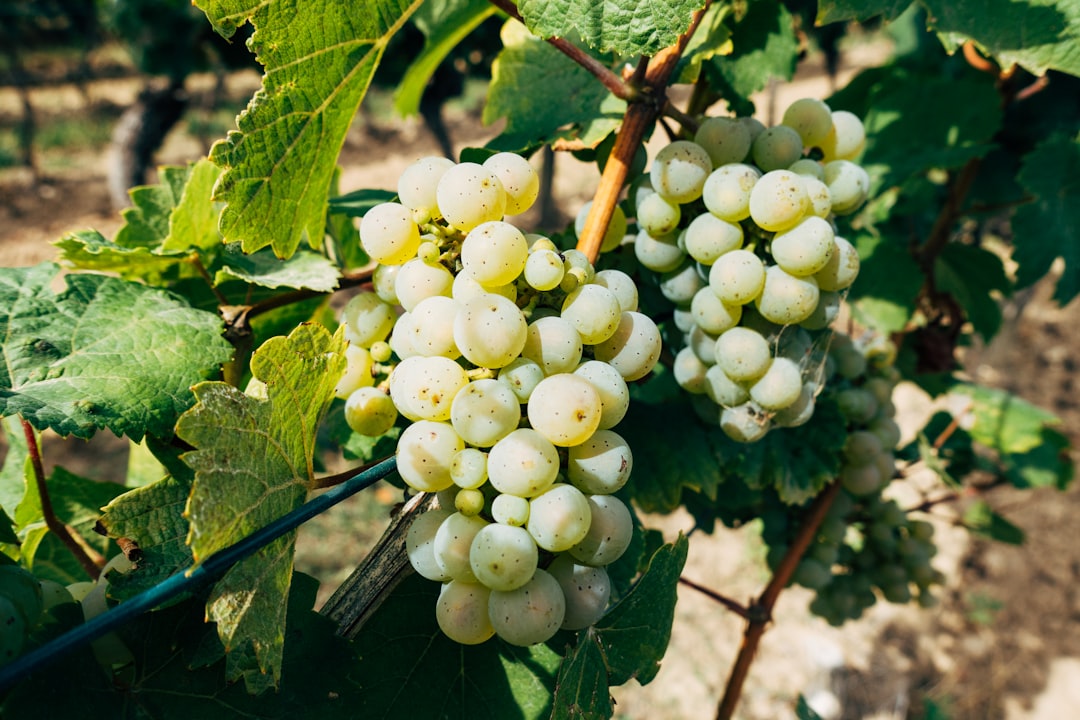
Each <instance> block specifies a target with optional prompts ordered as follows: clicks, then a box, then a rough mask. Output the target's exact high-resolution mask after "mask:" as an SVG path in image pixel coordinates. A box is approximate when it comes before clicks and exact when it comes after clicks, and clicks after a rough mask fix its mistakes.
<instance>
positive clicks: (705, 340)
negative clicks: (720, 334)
mask: <svg viewBox="0 0 1080 720" xmlns="http://www.w3.org/2000/svg"><path fill="white" fill-rule="evenodd" d="M686 346H687V347H689V348H690V349H691V350H692V351H693V352H694V355H695V356H697V358H698V360H700V361H701V362H703V363H704V364H705V365H715V364H716V335H712V334H710V333H708V332H706V331H705V330H704V329H703V328H702V327H701V326H700V325H694V326H693V327H692V328H690V332H688V333H686Z"/></svg>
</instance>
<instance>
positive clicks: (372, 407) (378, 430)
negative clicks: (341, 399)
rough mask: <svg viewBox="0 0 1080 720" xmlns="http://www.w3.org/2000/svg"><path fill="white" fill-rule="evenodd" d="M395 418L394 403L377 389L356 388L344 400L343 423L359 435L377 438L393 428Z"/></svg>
mask: <svg viewBox="0 0 1080 720" xmlns="http://www.w3.org/2000/svg"><path fill="white" fill-rule="evenodd" d="M397 416H398V411H397V408H396V407H394V401H393V400H391V399H390V396H389V395H387V394H386V393H385V392H383V391H382V390H379V389H378V388H374V387H362V388H357V389H356V390H354V391H353V393H352V394H351V395H349V397H348V398H346V400H345V422H346V423H347V424H348V426H349V428H350V429H351V430H352V431H353V432H355V433H357V434H359V435H366V436H368V437H378V436H379V435H382V434H384V433H386V432H388V431H389V430H390V428H392V427H393V426H394V423H395V422H396V421H397Z"/></svg>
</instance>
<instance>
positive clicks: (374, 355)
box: [368, 340, 394, 363]
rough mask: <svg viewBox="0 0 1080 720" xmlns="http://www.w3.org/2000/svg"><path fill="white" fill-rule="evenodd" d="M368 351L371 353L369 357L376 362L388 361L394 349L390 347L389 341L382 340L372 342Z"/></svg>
mask: <svg viewBox="0 0 1080 720" xmlns="http://www.w3.org/2000/svg"><path fill="white" fill-rule="evenodd" d="M368 352H369V353H371V359H372V360H374V361H375V362H377V363H384V362H388V361H389V360H390V358H391V356H393V354H394V350H393V348H391V347H390V343H388V342H386V341H384V340H379V341H378V342H374V343H372V344H371V348H369V349H368Z"/></svg>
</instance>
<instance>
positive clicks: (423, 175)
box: [397, 156, 454, 219]
mask: <svg viewBox="0 0 1080 720" xmlns="http://www.w3.org/2000/svg"><path fill="white" fill-rule="evenodd" d="M452 167H454V161H453V160H451V159H449V158H444V157H438V156H428V157H422V158H420V159H419V160H417V161H416V162H414V163H413V164H412V165H409V167H407V168H405V170H404V171H402V173H401V177H399V178H398V184H397V191H398V199H399V200H401V204H402V205H404V206H405V207H407V208H409V209H410V210H413V211H416V210H419V211H421V212H422V213H426V214H427V216H428V217H429V218H432V219H434V218H438V217H441V216H440V214H439V204H438V201H437V199H436V197H435V191H436V189H437V188H438V187H439V180H440V179H442V176H443V174H444V173H445V172H446V171H447V170H449V169H450V168H452Z"/></svg>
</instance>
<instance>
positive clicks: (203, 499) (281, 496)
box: [176, 324, 345, 683]
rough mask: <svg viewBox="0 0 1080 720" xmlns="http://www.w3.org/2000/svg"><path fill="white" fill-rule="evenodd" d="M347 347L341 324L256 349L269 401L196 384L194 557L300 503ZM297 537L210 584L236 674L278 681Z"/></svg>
mask: <svg viewBox="0 0 1080 720" xmlns="http://www.w3.org/2000/svg"><path fill="white" fill-rule="evenodd" d="M344 348H345V343H344V340H343V338H342V336H341V333H340V332H339V333H338V334H337V335H334V336H331V335H330V333H329V332H328V331H327V330H326V329H325V328H323V327H322V326H321V325H313V324H311V325H302V326H300V327H298V328H297V329H296V330H294V331H293V332H292V334H290V335H289V336H288V337H287V338H286V337H276V338H273V339H271V340H269V341H267V342H266V343H264V344H263V345H262V346H261V347H260V348H259V349H258V350H256V351H255V353H254V354H253V355H252V358H251V369H252V373H253V375H254V377H256V378H257V379H259V380H261V381H262V382H263V383H265V386H266V398H265V399H257V398H254V397H251V396H248V395H245V394H243V393H241V392H240V391H239V390H237V389H236V388H234V387H232V386H231V385H228V384H226V383H221V382H213V383H202V384H200V385H197V386H195V388H194V392H195V395H196V397H197V399H198V403H197V404H196V405H195V406H194V407H193V408H192V409H191V410H189V411H188V412H187V413H185V414H184V415H183V416H181V418H180V419H179V421H178V422H177V425H176V433H177V435H178V436H179V437H180V438H181V439H183V440H184V441H186V442H187V443H189V444H191V445H192V446H194V447H195V448H196V450H194V451H192V452H190V453H188V454H187V455H185V456H184V461H185V462H186V463H187V464H188V465H189V466H190V467H191V468H192V469H193V470H194V471H195V482H194V484H193V486H192V490H191V496H190V499H189V500H188V505H187V516H188V518H189V519H190V521H191V527H190V531H189V535H188V544H189V545H190V547H191V551H192V554H193V556H194V557H195V560H196V562H201V561H202V560H203V559H205V558H206V557H208V556H209V555H212V554H213V553H215V552H217V551H219V550H221V549H223V548H225V547H228V546H229V545H232V544H233V543H235V542H236V541H238V540H240V539H242V538H244V537H246V536H247V535H250V534H251V533H252V532H254V531H255V530H258V529H259V528H261V527H263V526H265V525H267V524H269V523H270V522H271V521H273V520H276V519H277V518H279V517H281V516H282V515H285V514H286V513H288V512H289V511H290V510H292V509H294V508H295V507H297V506H298V505H300V504H302V503H303V501H304V498H305V496H306V493H307V489H308V487H309V484H310V482H311V480H312V479H313V478H314V466H313V461H314V453H315V447H316V442H315V439H316V429H317V428H318V425H319V422H320V420H321V419H322V416H323V413H324V412H325V410H326V407H327V406H328V405H329V403H330V400H331V399H332V398H333V392H334V385H335V384H336V383H337V380H338V378H339V377H340V376H341V373H342V371H343V369H344V366H345V358H344ZM295 539H296V534H295V532H292V533H289V534H288V535H287V536H285V537H283V538H281V539H279V540H277V541H275V542H273V543H271V544H269V545H267V546H266V547H264V548H262V549H261V550H260V551H259V552H257V553H256V554H255V555H253V556H252V557H250V558H248V559H246V560H243V561H241V562H240V563H238V564H236V565H234V566H233V567H232V569H231V570H229V572H228V573H227V574H226V575H225V577H224V578H223V579H222V580H221V581H220V582H218V583H217V584H216V585H215V586H214V590H213V592H212V593H211V598H210V601H209V603H208V606H207V613H208V616H209V617H210V619H211V620H214V621H216V622H217V624H218V633H219V634H220V636H221V638H222V641H223V643H224V644H225V647H226V649H227V650H229V651H230V654H229V676H230V678H231V679H235V678H238V677H240V676H243V677H244V679H245V681H250V682H258V681H259V680H260V676H263V675H268V676H270V679H271V680H272V681H273V682H274V683H276V682H277V680H278V677H279V674H280V668H281V651H282V642H283V635H282V632H283V628H284V624H285V616H284V611H285V608H284V604H283V602H282V599H283V598H284V597H285V596H286V595H287V594H288V591H289V579H290V578H291V576H292V560H293V544H294V542H295ZM249 644H250V648H247V646H248V645H249ZM238 650H239V652H236V651H238ZM249 650H250V654H249ZM245 659H247V660H251V661H253V662H244V660H245Z"/></svg>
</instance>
